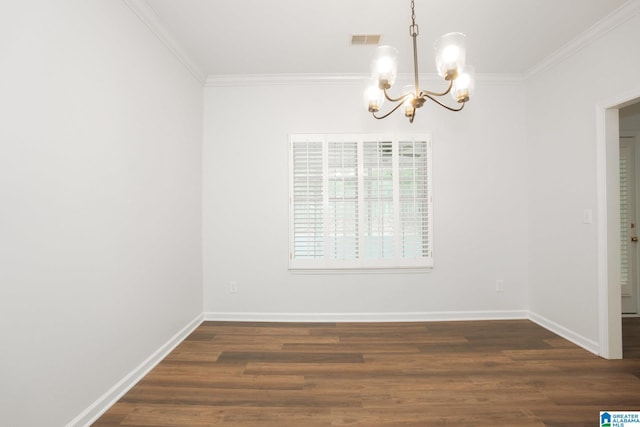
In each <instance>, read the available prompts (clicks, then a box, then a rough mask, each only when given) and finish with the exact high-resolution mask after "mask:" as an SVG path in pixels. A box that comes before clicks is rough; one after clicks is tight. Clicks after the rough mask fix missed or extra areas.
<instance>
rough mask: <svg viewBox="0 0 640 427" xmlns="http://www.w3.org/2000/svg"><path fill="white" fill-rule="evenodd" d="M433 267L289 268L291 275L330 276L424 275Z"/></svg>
mask: <svg viewBox="0 0 640 427" xmlns="http://www.w3.org/2000/svg"><path fill="white" fill-rule="evenodd" d="M432 270H433V267H375V268H373V267H366V268H291V267H290V268H289V272H290V273H291V274H300V275H331V274H424V273H431V271H432Z"/></svg>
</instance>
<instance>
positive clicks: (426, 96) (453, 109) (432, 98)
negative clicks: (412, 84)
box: [424, 93, 465, 111]
mask: <svg viewBox="0 0 640 427" xmlns="http://www.w3.org/2000/svg"><path fill="white" fill-rule="evenodd" d="M424 97H425V98H429V99H430V100H432V101H433V102H435V103H436V104H438V105H440V106H441V107H444V108H446V109H447V110H449V111H460V110H462V109H463V108H464V104H465V103H464V102H462V103H461V105H460V108H453V107H449V106H448V105H446V104H444V103H442V102H441V101H439V100H438V99H436V98H434V97H433V96H431V95H429V94H426V93H425V94H424Z"/></svg>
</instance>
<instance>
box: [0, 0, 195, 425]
mask: <svg viewBox="0 0 640 427" xmlns="http://www.w3.org/2000/svg"><path fill="white" fill-rule="evenodd" d="M0 52H2V54H1V55H0V117H1V120H0V336H1V337H2V346H1V350H0V402H1V404H0V420H1V421H0V424H2V425H7V426H9V425H10V426H60V425H64V424H65V423H68V422H69V421H71V420H72V419H73V418H74V417H76V416H77V415H78V414H80V413H81V412H82V411H83V410H85V408H87V407H89V406H90V405H91V404H92V403H93V402H95V401H96V399H99V398H100V396H102V395H103V394H104V393H105V392H107V390H109V389H110V388H111V387H112V386H113V385H114V384H116V383H117V382H118V381H120V380H121V379H123V377H125V375H127V374H128V373H129V372H131V371H132V370H133V369H134V368H136V367H137V366H138V365H139V364H140V363H141V362H143V361H144V360H145V359H146V358H147V357H149V356H150V355H151V354H152V353H153V352H154V351H156V350H157V349H158V348H160V347H161V346H162V345H163V344H164V343H165V342H167V340H169V339H170V338H171V337H172V336H173V335H174V334H176V333H177V332H178V331H180V330H181V329H182V328H183V327H185V325H187V324H189V322H191V321H192V320H194V319H195V318H196V317H197V316H199V315H200V313H201V312H202V281H201V279H202V277H201V239H202V237H201V236H202V235H201V231H202V230H201V141H202V140H201V138H202V87H201V85H200V84H199V83H198V82H196V81H195V80H194V79H193V77H192V76H191V75H190V74H189V73H188V72H187V71H186V70H185V68H184V67H183V65H181V64H180V63H179V62H178V61H177V60H176V59H175V58H174V57H173V56H172V55H171V54H170V53H169V51H168V50H167V49H166V47H165V46H164V45H162V43H161V42H160V41H159V40H158V39H157V38H156V37H155V36H154V35H153V34H152V33H151V32H150V31H149V30H148V29H147V28H146V27H145V26H144V25H143V24H142V23H141V22H140V20H139V19H138V18H137V17H136V16H135V15H134V14H133V13H132V12H131V11H130V10H129V9H128V7H127V6H126V5H125V4H124V3H123V2H121V1H112V0H93V1H90V2H88V1H85V0H59V1H55V2H51V1H46V0H40V1H11V2H2V3H0Z"/></svg>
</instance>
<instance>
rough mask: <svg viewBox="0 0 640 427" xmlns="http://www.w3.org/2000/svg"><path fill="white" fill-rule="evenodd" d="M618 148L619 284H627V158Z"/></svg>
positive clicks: (628, 211)
mask: <svg viewBox="0 0 640 427" xmlns="http://www.w3.org/2000/svg"><path fill="white" fill-rule="evenodd" d="M621 148H623V147H621ZM625 154H626V153H625V150H624V149H621V150H620V285H621V286H623V287H624V286H628V285H629V239H630V236H629V222H630V221H629V214H630V206H629V158H628V156H627V155H625Z"/></svg>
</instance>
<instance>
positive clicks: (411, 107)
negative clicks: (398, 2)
mask: <svg viewBox="0 0 640 427" xmlns="http://www.w3.org/2000/svg"><path fill="white" fill-rule="evenodd" d="M409 34H410V35H411V38H412V39H413V73H414V79H415V82H414V85H413V87H411V86H409V87H408V88H407V89H405V90H406V92H405V93H404V94H403V95H400V96H398V97H395V98H394V97H392V96H390V95H389V89H390V88H391V86H392V85H393V84H394V83H395V79H396V76H397V74H398V50H397V49H396V48H394V47H391V46H380V47H378V50H377V54H376V56H375V58H374V60H373V63H372V69H373V83H372V85H371V86H370V87H369V88H367V90H366V92H365V97H366V100H367V103H368V108H369V112H370V113H371V114H372V115H373V117H375V118H376V119H384V118H386V117H389V116H390V115H391V114H393V113H394V112H395V111H396V110H398V109H399V108H400V107H402V106H404V115H405V116H406V117H408V118H409V122H410V123H413V118H414V117H415V114H416V109H418V108H420V107H422V106H423V105H424V103H425V101H426V100H427V99H430V100H431V101H433V102H435V103H436V104H438V105H440V106H441V107H444V108H446V109H448V110H451V111H460V110H462V108H463V107H464V104H465V103H466V102H467V101H469V97H470V96H471V92H472V91H473V86H474V69H473V67H472V66H470V65H466V64H465V44H464V42H465V35H464V34H462V33H447V34H445V35H443V36H441V37H440V38H438V39H437V40H436V42H435V43H434V48H435V54H436V67H437V70H438V74H439V75H440V76H441V77H443V78H444V80H445V81H448V82H449V85H448V87H447V88H446V90H444V91H442V92H431V91H428V90H420V84H419V82H418V44H417V38H418V34H419V30H418V25H417V24H416V13H415V2H414V0H411V25H410V26H409ZM447 94H451V96H452V97H453V99H454V100H455V101H457V102H458V104H459V105H458V106H456V107H450V106H449V105H446V104H445V103H444V102H442V101H440V99H439V98H441V97H443V96H445V95H447ZM385 99H386V100H387V101H390V102H393V103H395V106H394V107H393V108H391V110H390V111H389V112H387V113H386V114H382V115H379V114H377V113H378V112H379V111H380V107H381V106H382V104H383V103H384V101H385Z"/></svg>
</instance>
